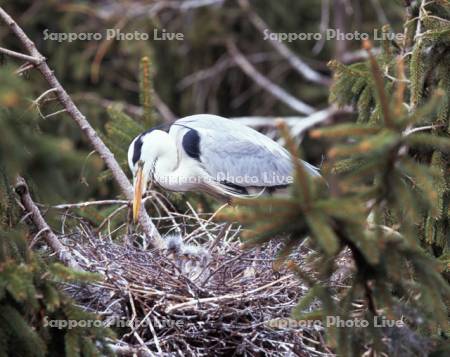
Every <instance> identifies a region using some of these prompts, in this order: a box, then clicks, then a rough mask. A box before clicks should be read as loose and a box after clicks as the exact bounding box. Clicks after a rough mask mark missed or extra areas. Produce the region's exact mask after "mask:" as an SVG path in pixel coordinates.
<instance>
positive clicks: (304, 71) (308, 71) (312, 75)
mask: <svg viewBox="0 0 450 357" xmlns="http://www.w3.org/2000/svg"><path fill="white" fill-rule="evenodd" d="M239 5H240V6H241V8H243V9H244V10H246V11H247V14H248V17H249V19H250V21H251V23H252V24H253V25H254V26H255V27H256V28H257V29H258V30H259V31H260V32H261V33H262V34H264V35H265V37H268V39H269V43H270V44H271V45H272V47H273V48H274V49H275V50H276V51H277V52H278V53H279V54H280V55H281V56H283V57H284V58H285V59H286V60H287V61H288V62H289V64H290V65H291V66H292V68H294V69H295V70H296V71H297V72H298V73H300V75H302V76H303V77H304V78H305V79H307V80H309V81H311V82H313V83H318V84H321V85H329V84H330V82H331V80H330V78H328V77H325V76H323V75H322V74H320V73H319V72H317V71H315V70H314V69H312V68H311V67H310V66H309V65H308V64H307V63H306V62H305V61H303V60H302V59H301V58H300V57H299V56H297V55H296V54H295V53H293V52H292V51H291V50H290V49H289V47H287V46H286V45H285V44H284V43H283V42H280V41H278V40H276V39H273V36H270V35H271V34H272V32H271V31H270V29H269V26H268V25H267V24H266V23H265V22H264V20H263V19H262V18H261V17H259V16H258V14H256V13H255V12H254V11H253V10H252V9H251V7H250V4H249V2H248V0H239Z"/></svg>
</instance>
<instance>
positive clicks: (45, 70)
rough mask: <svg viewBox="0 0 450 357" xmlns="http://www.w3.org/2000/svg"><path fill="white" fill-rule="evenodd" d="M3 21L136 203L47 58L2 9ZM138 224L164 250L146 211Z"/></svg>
mask: <svg viewBox="0 0 450 357" xmlns="http://www.w3.org/2000/svg"><path fill="white" fill-rule="evenodd" d="M0 18H1V19H2V20H3V21H4V22H5V23H6V24H7V25H8V27H9V28H10V29H11V31H12V32H13V33H14V34H15V35H16V37H17V38H18V39H19V41H20V42H21V44H22V45H23V46H24V47H25V48H26V50H27V51H28V52H29V54H30V55H31V57H33V58H34V59H35V61H36V63H38V64H37V65H36V68H37V69H38V70H39V71H40V72H41V74H42V75H43V77H44V78H45V80H46V81H47V83H48V84H49V85H50V87H51V88H54V89H55V90H56V94H57V96H58V99H59V101H60V103H61V104H62V105H63V107H64V108H65V110H66V111H67V113H68V114H69V115H70V116H71V117H72V119H73V120H74V121H75V122H76V123H77V124H78V126H79V127H80V129H81V130H82V131H83V133H84V134H85V135H86V136H87V138H88V139H89V141H90V143H91V145H92V146H93V147H94V149H95V151H96V152H97V153H98V154H99V155H100V156H101V158H102V159H103V161H104V162H105V164H106V166H107V167H108V168H109V169H110V170H111V172H112V174H113V177H114V179H115V180H116V182H117V183H118V185H119V187H120V189H121V190H122V193H123V194H124V195H125V197H126V198H127V199H128V200H132V199H133V188H132V186H131V184H130V182H129V180H128V178H127V176H126V175H125V173H124V172H123V171H122V169H121V167H120V165H119V164H118V163H117V161H116V159H115V158H114V155H113V154H112V152H111V151H110V150H109V149H108V147H107V146H106V145H105V144H104V143H103V141H102V140H101V139H100V137H99V136H98V134H97V132H96V131H95V130H94V128H93V127H92V126H91V124H90V123H89V121H88V120H87V119H86V117H85V116H84V115H83V114H82V113H81V112H80V110H79V109H78V108H77V107H76V105H75V104H74V102H73V101H72V99H71V98H70V97H69V95H68V94H67V92H66V91H65V89H64V88H63V86H62V85H61V84H60V83H59V81H58V79H57V78H56V77H55V75H54V74H53V71H52V70H51V69H50V68H49V66H48V65H47V63H46V61H45V58H44V57H43V56H42V55H41V54H40V53H39V51H38V50H37V48H36V46H35V44H34V43H33V41H31V40H30V38H29V37H28V36H27V35H26V34H25V32H24V31H23V30H22V28H20V26H19V25H18V24H17V23H16V22H15V21H14V20H13V19H12V18H11V16H9V15H8V14H7V13H6V12H5V11H4V10H3V8H1V7H0ZM139 217H140V218H139V223H140V224H141V226H142V228H143V230H144V232H145V233H146V234H147V235H148V236H149V237H151V238H152V239H153V243H154V244H155V246H157V247H162V246H163V240H162V238H161V236H160V234H159V232H158V230H157V229H156V227H155V225H154V224H153V222H152V221H151V219H150V217H149V216H148V215H147V213H146V212H145V209H144V207H141V212H140V215H139Z"/></svg>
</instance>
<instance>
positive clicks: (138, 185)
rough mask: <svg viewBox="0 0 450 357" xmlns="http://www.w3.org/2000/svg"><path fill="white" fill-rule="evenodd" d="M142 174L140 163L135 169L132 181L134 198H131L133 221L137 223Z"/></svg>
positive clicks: (140, 200)
mask: <svg viewBox="0 0 450 357" xmlns="http://www.w3.org/2000/svg"><path fill="white" fill-rule="evenodd" d="M143 181H144V174H143V170H142V165H139V167H138V169H137V171H136V177H135V181H134V199H133V221H134V223H137V221H138V218H139V211H140V210H141V203H142V187H143V186H144V182H143Z"/></svg>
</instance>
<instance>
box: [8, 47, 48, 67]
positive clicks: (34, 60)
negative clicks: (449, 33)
mask: <svg viewBox="0 0 450 357" xmlns="http://www.w3.org/2000/svg"><path fill="white" fill-rule="evenodd" d="M0 53H3V54H5V55H8V56H10V57H15V58H18V59H21V60H24V61H27V62H31V63H33V64H35V65H38V64H40V63H41V62H42V61H43V59H42V58H36V57H33V56H28V55H26V54H23V53H20V52H16V51H11V50H8V49H7V48H3V47H0Z"/></svg>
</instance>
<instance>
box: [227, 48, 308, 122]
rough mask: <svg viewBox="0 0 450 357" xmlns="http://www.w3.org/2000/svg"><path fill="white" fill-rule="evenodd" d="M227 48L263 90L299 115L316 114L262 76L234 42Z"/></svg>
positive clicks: (237, 62) (306, 105)
mask: <svg viewBox="0 0 450 357" xmlns="http://www.w3.org/2000/svg"><path fill="white" fill-rule="evenodd" d="M227 48H228V51H229V53H230V55H231V56H232V57H233V60H234V61H235V62H236V64H237V65H238V66H239V67H240V68H241V69H242V71H244V73H245V74H247V75H248V76H249V77H250V78H252V79H253V80H254V81H255V82H256V84H258V85H259V86H260V87H261V88H263V89H264V90H266V91H267V92H269V93H270V94H272V95H273V96H274V97H276V98H278V99H279V100H280V101H282V102H283V103H285V104H286V105H288V106H289V107H291V108H292V109H294V110H295V111H297V112H299V113H303V114H312V113H313V112H315V109H314V108H313V107H311V106H309V105H308V104H306V103H304V102H302V101H301V100H299V99H297V98H295V97H294V96H292V95H291V94H289V93H288V92H286V91H285V90H284V89H283V88H281V87H280V86H278V85H276V84H275V83H273V82H271V81H270V80H269V79H268V78H267V77H265V76H264V75H262V74H261V73H260V72H259V71H258V70H257V69H256V68H255V67H254V66H253V65H252V64H251V63H250V62H249V61H248V60H247V59H246V58H245V56H244V55H243V54H242V53H241V52H240V51H239V50H238V48H237V47H236V45H235V44H234V43H233V42H232V41H228V42H227Z"/></svg>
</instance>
